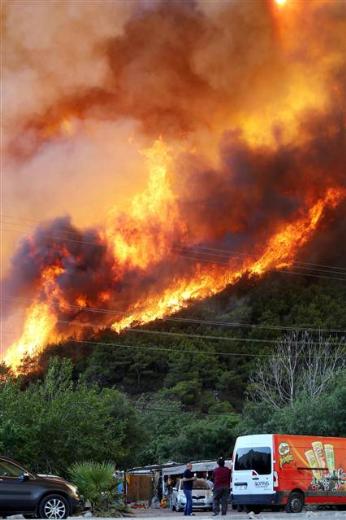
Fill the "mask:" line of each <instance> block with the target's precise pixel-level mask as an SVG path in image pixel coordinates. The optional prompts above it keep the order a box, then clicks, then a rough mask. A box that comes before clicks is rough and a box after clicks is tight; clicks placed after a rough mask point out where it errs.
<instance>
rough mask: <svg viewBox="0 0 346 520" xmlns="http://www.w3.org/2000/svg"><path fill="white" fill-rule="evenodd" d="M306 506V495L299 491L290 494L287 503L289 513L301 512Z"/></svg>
mask: <svg viewBox="0 0 346 520" xmlns="http://www.w3.org/2000/svg"><path fill="white" fill-rule="evenodd" d="M303 507H304V495H303V493H299V491H294V492H293V493H291V494H290V496H289V497H288V500H287V504H286V511H287V513H301V512H302V510H303Z"/></svg>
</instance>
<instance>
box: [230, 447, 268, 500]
mask: <svg viewBox="0 0 346 520" xmlns="http://www.w3.org/2000/svg"><path fill="white" fill-rule="evenodd" d="M272 461H273V454H272V447H271V446H239V447H237V448H236V452H235V459H234V468H233V494H234V495H267V494H273V492H274V490H273V463H272Z"/></svg>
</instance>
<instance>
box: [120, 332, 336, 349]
mask: <svg viewBox="0 0 346 520" xmlns="http://www.w3.org/2000/svg"><path fill="white" fill-rule="evenodd" d="M124 332H135V333H140V334H159V335H162V336H177V337H184V338H197V339H208V340H213V341H215V340H216V341H239V342H247V343H265V344H268V343H270V344H277V343H278V340H277V339H262V338H231V337H228V336H210V335H207V334H190V333H185V332H169V331H160V330H150V329H148V330H146V329H138V328H128V329H125V331H124ZM309 343H310V344H313V345H319V344H320V342H319V341H309ZM340 344H341V345H343V344H344V342H342V343H340Z"/></svg>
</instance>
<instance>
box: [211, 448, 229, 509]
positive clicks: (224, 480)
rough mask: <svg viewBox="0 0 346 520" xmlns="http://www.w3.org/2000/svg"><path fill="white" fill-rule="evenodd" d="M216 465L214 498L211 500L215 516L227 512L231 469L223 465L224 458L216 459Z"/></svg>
mask: <svg viewBox="0 0 346 520" xmlns="http://www.w3.org/2000/svg"><path fill="white" fill-rule="evenodd" d="M217 464H218V467H217V468H216V469H215V470H214V473H213V475H214V500H213V511H214V513H213V516H217V515H218V514H219V513H220V502H221V512H222V514H223V515H225V514H226V513H227V507H228V497H229V490H230V486H231V470H230V469H229V468H227V467H226V466H225V461H224V459H222V458H220V459H219V460H218V461H217Z"/></svg>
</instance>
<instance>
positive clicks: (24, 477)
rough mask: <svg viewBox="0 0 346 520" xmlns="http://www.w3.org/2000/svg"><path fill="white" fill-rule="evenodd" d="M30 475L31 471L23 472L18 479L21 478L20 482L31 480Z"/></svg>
mask: <svg viewBox="0 0 346 520" xmlns="http://www.w3.org/2000/svg"><path fill="white" fill-rule="evenodd" d="M29 477H30V475H29V473H22V474H21V475H19V477H18V480H20V482H26V481H27V480H29Z"/></svg>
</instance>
